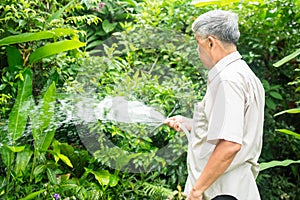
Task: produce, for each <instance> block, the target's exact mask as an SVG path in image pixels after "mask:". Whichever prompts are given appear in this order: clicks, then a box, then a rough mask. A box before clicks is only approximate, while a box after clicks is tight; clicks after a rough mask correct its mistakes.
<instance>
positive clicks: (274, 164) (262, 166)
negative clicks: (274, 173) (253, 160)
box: [259, 160, 300, 171]
mask: <svg viewBox="0 0 300 200" xmlns="http://www.w3.org/2000/svg"><path fill="white" fill-rule="evenodd" d="M295 163H300V160H296V161H295V160H284V161H277V160H273V161H271V162H264V163H260V164H259V168H260V171H263V170H265V169H269V168H272V167H277V166H283V167H285V166H288V165H290V164H295Z"/></svg>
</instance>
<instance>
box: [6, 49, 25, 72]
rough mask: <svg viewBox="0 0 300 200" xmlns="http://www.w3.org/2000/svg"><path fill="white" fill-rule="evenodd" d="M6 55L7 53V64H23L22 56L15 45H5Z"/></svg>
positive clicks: (12, 65) (11, 65)
mask: <svg viewBox="0 0 300 200" xmlns="http://www.w3.org/2000/svg"><path fill="white" fill-rule="evenodd" d="M6 55H7V61H8V65H9V66H10V67H14V66H18V65H19V66H22V65H23V58H22V56H21V53H20V52H19V50H18V48H17V47H14V46H7V47H6Z"/></svg>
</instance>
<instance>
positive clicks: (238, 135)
mask: <svg viewBox="0 0 300 200" xmlns="http://www.w3.org/2000/svg"><path fill="white" fill-rule="evenodd" d="M241 58H242V57H241V55H240V54H239V53H238V52H234V53H231V54H230V55H228V56H226V57H224V58H223V59H221V60H220V61H219V62H218V63H217V64H216V65H215V66H214V67H213V68H212V69H211V70H210V71H209V73H208V87H207V92H206V94H205V97H204V99H203V100H202V101H201V102H199V103H197V104H196V105H195V108H194V117H193V127H192V130H191V134H190V135H189V138H188V139H189V145H188V158H187V162H188V178H187V182H186V186H185V191H184V192H185V194H188V193H189V192H190V191H191V189H192V187H193V185H194V184H195V182H196V180H197V179H198V178H199V176H200V174H201V172H202V170H203V169H204V167H205V165H206V163H207V161H208V159H209V157H210V155H211V153H212V152H213V150H214V148H215V145H216V144H217V143H218V141H219V140H220V139H224V140H227V141H232V142H236V143H239V144H241V145H242V146H241V150H240V151H239V152H238V154H237V155H236V156H235V158H234V160H233V162H232V163H231V165H230V166H229V168H228V169H227V170H226V171H225V173H224V174H223V175H222V176H221V177H219V178H218V179H217V180H216V181H215V182H214V183H213V184H212V185H211V186H210V187H209V188H208V189H207V190H206V191H205V192H204V199H205V200H206V199H208V200H209V199H212V198H214V197H215V196H217V195H222V194H227V195H232V196H234V197H236V198H237V199H238V200H259V199H260V195H259V192H258V189H257V185H256V182H255V179H256V177H257V175H258V171H259V165H258V163H257V161H258V158H259V156H260V153H261V148H262V134H263V121H264V105H265V96H264V89H263V86H262V84H261V82H260V81H259V79H258V78H257V77H256V76H255V74H254V73H253V72H252V70H251V69H250V68H249V66H248V65H247V64H246V63H245V62H244V61H243V60H242V59H241Z"/></svg>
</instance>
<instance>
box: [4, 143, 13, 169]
mask: <svg viewBox="0 0 300 200" xmlns="http://www.w3.org/2000/svg"><path fill="white" fill-rule="evenodd" d="M0 154H1V160H2V162H3V163H4V164H5V165H6V167H11V164H12V162H13V160H14V159H15V154H14V152H12V151H11V150H10V149H9V148H7V146H6V145H4V146H3V148H0Z"/></svg>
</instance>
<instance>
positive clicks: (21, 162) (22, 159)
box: [15, 146, 32, 175]
mask: <svg viewBox="0 0 300 200" xmlns="http://www.w3.org/2000/svg"><path fill="white" fill-rule="evenodd" d="M31 156H32V151H31V150H30V147H29V146H27V147H26V148H25V149H24V151H21V152H19V153H18V154H17V158H16V164H15V172H16V174H18V175H20V174H23V173H24V172H25V170H26V167H27V166H28V163H29V161H30V159H31Z"/></svg>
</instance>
